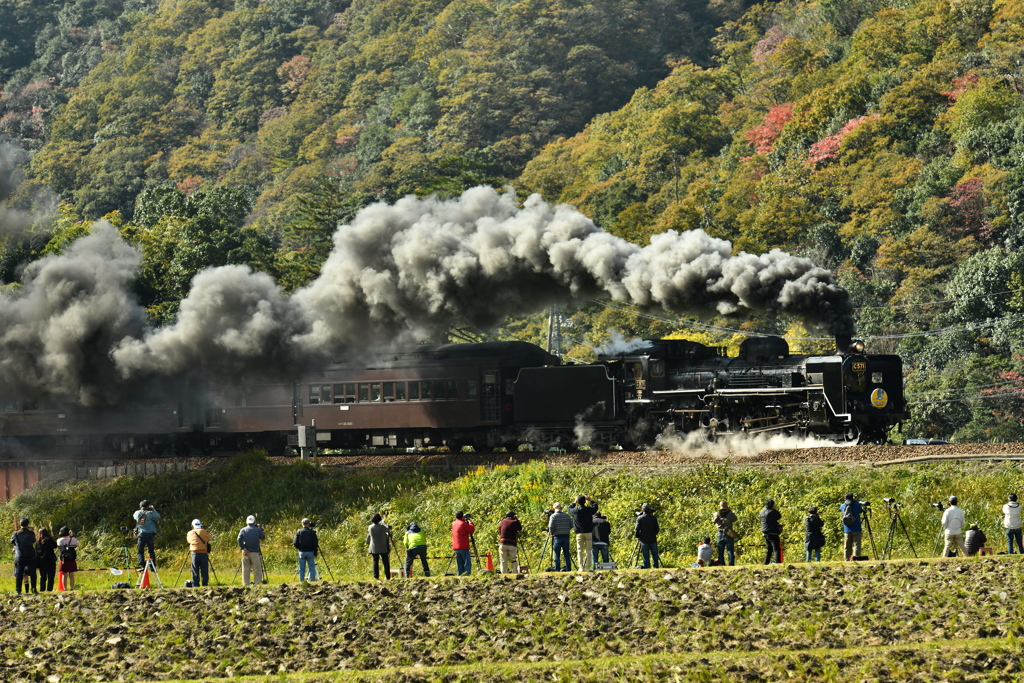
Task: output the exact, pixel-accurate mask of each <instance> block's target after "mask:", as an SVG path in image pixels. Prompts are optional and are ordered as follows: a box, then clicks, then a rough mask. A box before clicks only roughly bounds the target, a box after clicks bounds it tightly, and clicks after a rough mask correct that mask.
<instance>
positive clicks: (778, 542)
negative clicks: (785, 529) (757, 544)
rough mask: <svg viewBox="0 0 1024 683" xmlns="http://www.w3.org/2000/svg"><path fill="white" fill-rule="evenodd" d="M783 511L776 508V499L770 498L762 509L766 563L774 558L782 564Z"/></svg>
mask: <svg viewBox="0 0 1024 683" xmlns="http://www.w3.org/2000/svg"><path fill="white" fill-rule="evenodd" d="M781 522H782V513H781V512H779V511H778V510H776V509H775V501H774V500H772V499H771V498H769V499H768V500H766V501H765V502H764V509H763V510H761V533H762V534H763V535H764V545H765V553H764V563H765V564H771V563H772V558H774V559H775V562H776V563H777V564H782V524H781Z"/></svg>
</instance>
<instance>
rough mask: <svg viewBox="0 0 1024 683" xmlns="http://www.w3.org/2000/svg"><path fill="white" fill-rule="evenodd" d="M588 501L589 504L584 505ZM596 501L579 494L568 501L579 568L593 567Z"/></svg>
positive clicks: (582, 569)
mask: <svg viewBox="0 0 1024 683" xmlns="http://www.w3.org/2000/svg"><path fill="white" fill-rule="evenodd" d="M586 503H590V505H586ZM596 512H597V503H595V502H594V501H593V500H591V498H590V496H584V495H582V494H580V495H579V496H576V501H575V502H573V503H569V515H570V516H571V517H572V530H573V531H574V532H576V565H577V567H579V570H580V571H581V572H582V571H587V570H588V569H593V568H594V565H593V559H594V558H593V554H594V513H596Z"/></svg>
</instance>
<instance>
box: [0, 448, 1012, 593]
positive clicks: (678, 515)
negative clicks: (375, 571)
mask: <svg viewBox="0 0 1024 683" xmlns="http://www.w3.org/2000/svg"><path fill="white" fill-rule="evenodd" d="M1020 474H1021V466H1019V465H1018V464H1016V463H1007V464H1002V465H963V464H956V463H954V464H942V465H920V466H917V467H904V468H900V469H895V468H894V469H881V468H879V469H874V468H866V467H845V466H834V467H809V468H782V467H778V468H771V467H744V466H742V465H739V464H734V465H715V466H705V467H699V468H693V469H690V470H674V471H673V470H669V471H667V472H664V473H646V472H643V471H631V470H628V469H626V470H621V471H618V472H605V473H602V472H601V471H600V470H598V469H594V468H590V467H548V466H546V465H545V464H544V463H543V461H532V462H530V463H527V464H523V465H516V466H509V467H504V466H498V467H494V468H491V469H487V468H484V467H480V468H478V469H476V470H474V471H468V472H464V473H452V474H440V473H437V472H425V471H420V472H416V471H395V470H354V471H347V470H341V471H338V470H328V469H324V468H317V467H315V466H312V465H308V464H303V463H296V464H294V465H287V466H277V465H273V464H272V463H271V462H270V461H269V460H267V459H266V458H265V457H263V456H262V455H261V454H259V453H253V454H247V455H244V456H240V457H238V458H235V459H233V460H232V461H231V462H230V463H229V464H226V465H224V466H222V467H217V468H212V469H201V470H193V471H190V472H188V473H187V474H185V475H181V474H169V475H161V476H158V477H145V478H144V477H121V478H118V479H116V480H111V481H83V482H77V483H68V484H63V485H58V486H53V487H45V486H39V487H34V488H33V489H30V490H29V491H27V492H26V493H24V494H22V495H21V496H19V497H17V498H15V499H14V500H12V501H11V502H10V503H8V504H7V505H6V506H4V507H3V508H0V510H2V512H3V513H4V514H6V516H7V518H8V519H11V518H16V517H20V516H27V517H29V518H30V519H32V520H33V523H34V524H36V525H40V526H43V525H45V526H50V527H59V526H61V525H67V526H69V527H70V528H72V529H75V530H78V532H79V538H80V539H81V541H82V550H81V556H82V557H83V558H84V560H83V561H84V562H85V563H86V564H87V565H88V566H100V567H103V566H111V564H112V558H113V557H114V555H115V554H116V552H117V551H118V550H119V548H120V545H121V539H122V538H123V535H122V534H121V533H120V532H119V531H118V527H119V526H121V525H128V526H132V521H131V513H132V512H134V511H135V510H136V509H137V508H138V502H139V501H140V500H142V499H143V498H146V499H148V500H150V501H153V502H154V503H155V505H156V508H157V510H158V511H159V512H160V513H161V515H162V516H163V518H162V520H161V522H160V533H159V534H158V536H157V548H158V553H159V554H160V556H161V557H167V556H170V557H173V558H175V559H174V561H173V565H172V566H173V567H174V568H175V569H176V565H177V563H178V562H180V558H181V557H182V555H183V553H184V552H185V544H184V537H185V534H186V532H187V531H188V530H189V529H190V523H191V521H192V519H194V518H199V519H201V520H202V521H203V523H204V525H205V526H206V528H207V529H209V530H210V531H211V532H212V533H213V534H214V536H215V538H216V540H215V541H214V543H213V547H214V554H213V556H212V558H213V559H214V561H215V563H217V564H218V566H219V567H220V568H221V573H222V574H224V572H225V571H228V572H230V571H232V570H233V567H234V566H235V564H236V562H237V559H238V551H237V548H236V544H235V538H236V535H237V533H238V530H239V529H240V528H241V527H242V526H244V520H245V517H246V516H247V515H249V514H257V515H258V517H259V520H260V522H261V523H262V524H263V526H264V527H265V529H266V532H267V537H268V538H267V545H266V554H265V557H266V561H267V562H268V564H270V565H271V566H272V568H273V570H274V571H275V572H279V573H283V574H285V575H288V574H294V572H295V551H294V549H293V548H292V546H291V541H292V537H293V535H294V533H295V531H296V530H297V529H298V528H299V521H300V520H301V519H302V518H303V517H310V518H312V519H314V520H316V521H317V523H318V533H319V535H320V538H321V543H322V545H323V547H324V550H325V552H326V553H327V557H328V562H329V563H330V565H331V567H332V569H333V570H334V573H335V574H336V575H337V576H339V577H340V576H345V577H360V576H361V577H366V576H369V575H370V569H369V562H368V556H367V555H366V545H365V540H364V539H365V536H366V527H367V526H368V525H369V519H370V517H371V516H372V515H373V514H374V513H375V512H380V513H382V514H384V515H385V516H386V517H387V521H388V523H389V524H391V526H392V528H393V530H394V538H395V540H396V541H397V543H398V545H399V546H401V541H402V538H403V537H404V530H405V527H406V525H408V524H409V523H410V522H412V521H416V522H418V523H419V524H420V526H421V527H423V529H424V530H425V531H426V533H427V539H428V543H429V545H430V555H431V556H435V557H438V558H447V556H449V555H450V552H451V544H450V542H451V532H450V525H451V521H452V519H453V516H454V513H455V511H456V510H464V511H466V512H468V513H470V514H471V515H472V516H473V518H474V521H475V523H476V525H477V533H476V542H477V547H478V549H479V551H480V552H481V553H486V552H487V551H488V550H490V551H491V552H492V553H494V554H495V556H496V554H497V525H498V522H499V521H501V519H502V518H503V517H504V515H505V512H506V511H508V510H514V511H516V512H517V513H518V514H519V516H520V518H521V520H522V521H523V525H524V527H525V531H526V533H525V536H524V540H523V553H524V555H525V558H526V559H525V563H526V564H529V565H531V567H532V569H533V570H534V572H536V571H537V570H538V569H545V568H547V567H548V566H549V565H550V558H548V557H544V558H543V559H542V560H540V562H539V566H538V555H539V553H540V550H541V547H542V546H543V545H544V540H545V537H546V529H547V518H546V516H545V515H544V513H543V511H544V510H546V509H550V507H551V505H552V504H553V503H554V502H556V501H561V502H562V503H563V505H567V504H568V503H569V502H570V501H571V500H572V499H573V498H575V497H576V496H577V495H579V494H580V493H584V494H587V495H589V496H591V497H592V498H594V499H595V500H597V501H598V502H599V504H600V507H601V509H602V510H603V511H604V513H605V515H606V516H607V518H608V520H609V522H610V523H611V526H612V550H613V555H614V557H615V559H616V560H617V561H619V562H620V563H622V564H624V565H625V564H626V563H628V562H629V560H630V556H631V555H632V551H633V550H634V544H635V540H634V538H633V536H632V533H633V520H634V513H635V511H636V510H638V509H639V506H640V505H641V504H643V503H644V502H650V503H652V504H653V505H654V507H655V510H656V513H657V515H658V518H659V521H660V524H661V527H662V532H661V535H660V536H659V540H658V545H659V548H660V550H661V554H662V557H663V559H664V561H665V563H666V565H668V566H675V567H686V566H689V565H690V564H692V563H693V562H694V558H695V556H696V546H697V544H698V543H699V542H700V538H701V537H702V536H704V535H710V536H714V533H713V532H714V525H712V524H711V518H712V516H713V515H714V512H715V510H716V509H717V507H718V502H719V501H720V500H723V499H724V500H728V501H729V503H730V504H731V505H732V507H733V509H734V510H735V511H736V514H737V516H738V517H739V522H738V524H737V530H738V531H739V532H740V534H741V539H740V541H739V543H740V544H741V548H740V556H739V558H738V560H737V561H738V563H740V564H749V563H753V564H759V563H761V562H762V561H763V560H764V543H763V540H762V537H761V533H760V521H759V518H758V514H759V512H760V510H761V508H762V507H763V503H764V500H765V499H766V498H773V499H774V500H775V502H776V506H777V507H778V509H779V510H780V511H782V513H783V524H784V527H785V535H784V537H783V540H784V542H785V547H786V549H787V555H788V559H789V561H794V562H795V561H802V560H803V540H804V523H803V521H804V517H805V516H806V515H805V513H806V510H807V508H808V507H810V506H817V507H818V508H819V510H821V516H822V518H823V519H824V520H825V535H826V541H827V543H826V546H825V549H824V550H823V557H824V558H826V559H833V560H838V559H841V555H842V544H843V535H842V529H841V527H840V525H839V524H840V521H839V511H838V510H839V508H838V506H839V503H841V502H842V500H843V496H844V494H845V493H846V492H847V491H851V490H852V491H854V492H855V494H856V495H857V496H858V497H859V499H860V500H867V501H870V502H871V503H872V507H873V509H874V513H873V515H872V516H871V522H872V526H873V530H874V536H875V542H876V548H877V552H878V553H881V552H882V551H883V546H884V544H885V541H886V537H887V533H888V530H889V523H890V522H889V515H888V514H887V512H886V506H885V503H884V502H883V499H884V498H895V499H896V500H897V501H898V502H899V503H900V504H901V505H902V506H903V507H901V508H900V512H901V515H902V518H903V521H904V524H905V525H906V527H907V530H908V532H909V534H910V540H911V541H912V543H913V545H914V552H912V551H911V548H910V545H909V544H908V543H907V538H906V537H905V535H904V534H903V533H902V532H900V533H898V534H897V535H896V538H895V542H894V545H893V552H892V557H914V556H915V555H916V556H917V557H931V556H934V554H935V542H936V538H937V533H938V529H939V518H940V513H939V512H938V511H937V510H936V509H935V508H934V507H932V506H931V503H933V502H935V501H945V500H946V499H947V497H948V496H949V495H951V494H955V495H958V496H959V497H960V500H961V505H962V507H963V508H964V510H965V511H966V513H967V522H968V524H971V523H977V524H979V525H980V527H981V529H982V530H983V531H985V532H986V533H987V534H988V536H989V538H990V545H992V546H994V547H996V548H1002V547H1003V545H1005V538H1003V535H1002V521H1001V520H1002V515H1001V509H1002V505H1003V503H1004V502H1005V496H1006V493H1007V492H1012V491H1016V490H1017V488H1016V486H1017V484H1018V483H1019V480H1020ZM950 482H955V485H954V486H951V484H950ZM864 543H865V548H867V549H868V550H870V549H871V544H870V542H869V539H868V535H867V533H865V539H864ZM130 550H131V551H132V557H133V558H134V546H132V547H131V548H130ZM9 552H10V550H5V554H6V553H9ZM398 553H399V554H400V556H401V558H404V549H401V548H399V551H398ZM871 554H872V556H874V555H875V553H871ZM133 561H134V560H133ZM574 561H575V560H574ZM633 561H634V563H635V562H636V561H637V560H636V559H634V560H633ZM398 562H399V555H396V556H395V557H394V558H393V560H392V563H393V566H395V565H396V564H397V563H398ZM445 564H446V562H445V560H444V559H437V560H434V561H433V562H432V566H433V571H434V573H436V574H441V573H442V571H443V570H444V568H445V567H444V565H445ZM225 568H228V569H225ZM416 570H417V573H419V571H418V567H417V568H416ZM165 571H166V566H165ZM450 571H452V573H454V569H451V570H450ZM229 577H230V574H228V576H222V579H223V580H224V581H225V582H226V581H227V580H228V579H229Z"/></svg>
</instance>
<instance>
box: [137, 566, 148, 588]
mask: <svg viewBox="0 0 1024 683" xmlns="http://www.w3.org/2000/svg"><path fill="white" fill-rule="evenodd" d="M139 588H149V567H146V571H144V572H142V583H140V584H139Z"/></svg>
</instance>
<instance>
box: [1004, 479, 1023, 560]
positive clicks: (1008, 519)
mask: <svg viewBox="0 0 1024 683" xmlns="http://www.w3.org/2000/svg"><path fill="white" fill-rule="evenodd" d="M1006 499H1007V500H1008V501H1010V502H1008V503H1007V504H1006V505H1004V506H1003V526H1004V527H1005V528H1006V552H1007V554H1009V555H1014V554H1016V553H1020V554H1021V555H1024V542H1022V537H1021V529H1020V510H1021V507H1020V503H1018V502H1017V494H1016V493H1011V494H1010V495H1008V496H1007V497H1006Z"/></svg>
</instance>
